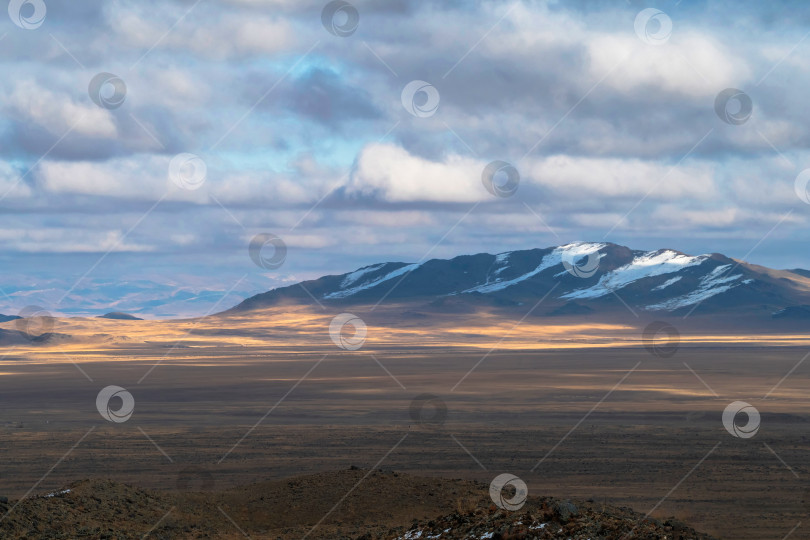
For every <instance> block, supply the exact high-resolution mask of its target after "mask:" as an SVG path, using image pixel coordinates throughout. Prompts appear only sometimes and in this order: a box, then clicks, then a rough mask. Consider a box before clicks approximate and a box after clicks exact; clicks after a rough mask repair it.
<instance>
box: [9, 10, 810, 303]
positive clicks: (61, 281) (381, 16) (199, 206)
mask: <svg viewBox="0 0 810 540" xmlns="http://www.w3.org/2000/svg"><path fill="white" fill-rule="evenodd" d="M3 3H4V4H5V2H3ZM797 5H798V6H799V7H797ZM808 32H810V6H805V4H804V3H801V2H798V3H796V2H767V3H765V2H763V3H758V2H757V3H754V2H751V3H740V2H734V1H696V2H690V1H688V0H680V1H675V0H673V1H668V2H666V1H665V2H639V1H635V0H631V1H627V0H611V1H578V2H577V1H565V2H551V1H548V2H546V1H532V0H523V1H518V2H513V1H505V2H500V1H492V2H489V1H481V2H475V1H454V0H435V1H431V0H419V1H416V0H414V1H406V0H353V1H352V2H351V3H347V2H337V3H335V2H332V3H327V2H324V1H322V0H317V1H312V0H199V1H194V0H160V1H157V0H155V1H153V0H133V1H116V0H103V1H102V0H81V1H76V0H37V1H34V0H29V1H28V2H22V1H21V0H12V2H11V3H10V5H9V14H8V17H3V19H2V21H0V62H2V70H3V77H2V78H0V88H2V91H0V111H1V113H0V114H1V115H2V116H0V122H1V123H0V212H2V222H0V264H2V268H3V274H2V275H3V280H2V282H0V287H2V289H3V293H2V294H0V313H14V312H16V311H18V310H19V309H20V308H22V307H23V306H25V305H27V304H31V303H37V304H39V305H42V306H43V307H45V308H46V309H48V310H50V311H52V312H54V313H98V312H104V311H112V310H117V309H126V310H134V311H139V312H142V313H146V314H152V315H161V316H168V315H183V314H195V313H196V314H202V313H205V312H207V311H209V310H210V309H213V308H214V306H215V304H216V302H218V301H219V302H220V305H219V307H220V308H226V307H230V306H231V305H233V304H234V303H236V302H238V301H239V300H240V299H241V298H243V297H245V296H248V295H250V294H255V293H258V292H261V291H264V290H267V289H270V288H273V287H275V286H279V285H283V284H285V283H291V282H295V281H299V280H302V279H308V278H314V277H317V276H320V275H323V274H329V273H343V272H347V271H350V270H353V269H355V268H357V267H360V266H363V265H366V264H372V263H376V262H382V261H389V260H393V261H409V262H414V261H419V260H422V259H424V258H431V257H451V256H454V255H459V254H469V253H478V252H491V253H495V252H502V251H506V250H513V249H525V248H532V247H547V246H552V245H558V244H561V243H567V242H570V241H573V240H589V241H610V242H616V243H620V244H624V245H627V246H630V247H632V248H636V249H657V248H661V247H669V248H674V249H678V250H681V251H684V252H687V253H690V254H699V253H706V252H722V253H725V254H726V255H729V256H732V257H747V259H748V260H750V261H752V262H755V263H759V264H765V265H769V266H775V267H782V268H785V267H796V266H803V267H810V249H807V246H808V240H810V231H808V222H809V220H808V217H809V216H810V205H808V204H806V203H805V202H804V201H803V200H802V198H801V197H802V196H804V198H807V195H806V191H805V190H804V187H803V186H804V185H805V184H806V182H802V180H801V177H800V181H799V182H798V184H799V187H800V189H799V190H798V192H797V189H796V184H797V182H796V179H797V176H799V175H800V173H801V172H802V171H803V170H804V169H806V168H808V167H810V152H808V151H807V148H808V143H810V107H808V106H807V99H808V98H807V96H808V88H809V87H810V85H808V83H810V62H808V61H807V58H808V54H809V53H810V39H807V38H808ZM99 74H101V75H99ZM104 74H107V75H104ZM727 89H734V90H731V91H727ZM749 103H750V107H749V106H748V104H749ZM178 154H180V156H179V157H177V156H178ZM195 156H196V157H195ZM493 161H498V162H501V163H500V165H498V166H497V167H496V166H493V167H494V168H498V167H500V168H502V169H503V170H502V174H505V173H511V174H512V175H513V176H512V179H513V183H512V184H507V185H505V186H503V185H500V184H499V182H501V181H502V178H501V174H499V175H497V176H496V179H495V182H494V187H492V189H491V190H488V189H487V187H486V186H485V182H484V181H482V174H484V171H485V168H486V167H487V165H488V164H489V163H491V162H493ZM507 164H508V165H509V166H511V167H514V169H511V168H509V166H507ZM504 167H506V168H504ZM517 175H519V182H518V183H517V184H515V183H514V180H516V178H517ZM515 187H516V188H517V189H516V190H515V189H514V188H515ZM258 234H271V235H275V236H277V237H278V238H280V239H281V241H282V242H283V243H284V244H285V245H286V247H287V252H286V258H283V259H282V258H281V257H280V256H279V257H276V258H275V259H272V255H273V252H272V249H270V252H269V253H268V252H267V250H265V251H264V253H265V256H266V258H268V259H272V260H273V261H274V262H273V263H272V264H269V265H267V264H266V265H265V266H273V267H272V268H261V267H259V266H258V265H256V264H255V263H254V261H253V260H252V259H251V257H250V255H249V252H248V246H249V244H250V242H251V239H253V238H254V237H255V236H256V235H258ZM262 238H267V237H262ZM276 263H278V264H276ZM276 266H277V268H276ZM145 291H151V292H149V293H148V294H147V293H146V292H145ZM226 292H228V293H229V294H228V295H227V296H223V295H224V294H225V293H226ZM167 294H172V295H175V297H176V298H175V299H176V302H174V303H172V305H171V307H166V305H165V304H167V302H163V301H161V300H160V298H161V297H165V296H166V295H167ZM124 297H126V298H125V301H124ZM189 298H190V300H189Z"/></svg>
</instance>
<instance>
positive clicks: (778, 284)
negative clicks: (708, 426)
mask: <svg viewBox="0 0 810 540" xmlns="http://www.w3.org/2000/svg"><path fill="white" fill-rule="evenodd" d="M310 295H312V297H314V298H316V299H317V300H318V301H319V302H321V303H322V304H324V305H329V304H332V305H335V306H350V305H354V304H372V305H373V304H376V303H377V302H389V303H411V304H416V305H418V306H420V308H421V307H422V306H428V307H430V308H432V309H433V310H434V311H437V310H441V309H443V308H447V309H452V310H456V312H463V311H464V308H463V307H461V306H462V305H470V306H474V305H488V306H493V307H498V308H509V307H512V308H515V309H516V310H522V311H524V312H525V311H526V310H527V309H528V308H530V307H531V306H533V305H534V304H536V303H537V302H538V301H539V300H540V299H543V298H544V297H545V299H544V300H543V302H542V306H541V308H540V309H538V311H537V312H536V313H535V315H547V316H565V315H569V316H572V315H576V316H583V317H600V316H602V315H604V314H615V313H622V316H627V315H630V313H631V312H632V313H633V314H635V315H640V314H653V315H654V314H656V313H657V314H671V315H673V316H685V315H687V314H690V315H691V314H692V313H693V312H694V315H701V314H702V315H713V314H726V315H728V316H730V317H732V318H734V317H738V316H743V315H744V316H748V317H754V318H759V319H767V320H775V319H774V318H775V317H776V318H779V319H780V320H790V319H792V318H794V317H795V318H804V317H805V314H804V311H803V310H801V309H799V310H796V309H787V308H793V307H795V306H803V305H810V271H806V270H792V271H790V270H774V269H770V268H765V267H762V266H756V265H752V264H748V263H745V262H741V261H737V260H735V259H732V258H730V257H727V256H725V255H722V254H720V253H712V254H705V255H696V256H693V255H687V254H685V253H682V252H679V251H675V250H672V249H659V250H655V251H639V250H632V249H630V248H628V247H625V246H620V245H617V244H612V243H587V242H575V243H571V244H566V245H562V246H556V247H549V248H543V249H528V250H521V251H508V252H504V253H499V254H495V255H493V254H488V253H479V254H475V255H463V256H459V257H455V258H453V259H449V260H445V259H431V260H428V261H424V262H421V263H404V262H383V263H379V264H374V265H371V266H366V267H363V268H359V269H357V270H355V271H353V272H349V273H346V274H341V275H330V276H324V277H321V278H319V279H315V280H310V281H305V282H302V283H300V284H296V285H291V286H287V287H281V288H278V289H273V290H271V291H269V292H266V293H262V294H258V295H256V296H252V297H250V298H248V299H246V300H245V301H243V302H242V303H241V304H239V305H238V306H236V307H235V308H234V311H243V310H251V309H257V308H262V307H268V306H276V305H285V304H305V303H312V299H311V297H310Z"/></svg>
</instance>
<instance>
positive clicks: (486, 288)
mask: <svg viewBox="0 0 810 540" xmlns="http://www.w3.org/2000/svg"><path fill="white" fill-rule="evenodd" d="M605 245H606V244H594V243H588V242H574V243H572V244H566V245H564V246H560V247H558V248H555V249H554V250H553V251H552V252H551V253H549V254H548V255H546V256H545V257H543V259H542V260H541V261H540V264H539V265H538V266H537V267H536V268H535V269H534V270H532V271H530V272H527V273H525V274H522V275H520V276H518V277H516V278H512V279H508V280H502V279H501V278H497V279H496V280H495V281H494V282H491V283H485V284H483V285H477V286H475V287H472V288H470V289H467V290H465V291H462V292H465V293H471V292H478V293H490V292H495V291H501V290H503V289H506V288H507V287H511V286H512V285H515V284H517V283H520V282H521V281H526V280H527V279H529V278H531V277H532V276H536V275H537V274H539V273H540V272H542V271H543V270H547V269H549V268H552V267H554V266H557V265H558V264H562V260H563V256H566V257H567V258H568V259H569V260H572V259H573V260H576V259H578V258H580V257H585V256H587V255H590V254H591V253H596V252H598V251H599V250H600V249H602V248H603V247H605ZM496 260H497V259H496ZM504 260H505V259H504ZM498 273H500V271H499V272H496V275H497V274H498Z"/></svg>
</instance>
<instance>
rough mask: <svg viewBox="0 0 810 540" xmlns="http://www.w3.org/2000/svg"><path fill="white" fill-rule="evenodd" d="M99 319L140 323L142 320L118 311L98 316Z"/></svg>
mask: <svg viewBox="0 0 810 540" xmlns="http://www.w3.org/2000/svg"><path fill="white" fill-rule="evenodd" d="M98 318H99V319H116V320H121V321H142V320H143V319H142V318H140V317H136V316H135V315H130V314H129V313H122V312H120V311H112V312H110V313H105V314H104V315H99V316H98Z"/></svg>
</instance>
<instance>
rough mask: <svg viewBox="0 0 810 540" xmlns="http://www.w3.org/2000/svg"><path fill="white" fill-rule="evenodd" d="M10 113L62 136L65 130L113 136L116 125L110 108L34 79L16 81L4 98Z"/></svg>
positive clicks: (107, 136)
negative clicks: (72, 97)
mask: <svg viewBox="0 0 810 540" xmlns="http://www.w3.org/2000/svg"><path fill="white" fill-rule="evenodd" d="M6 106H7V107H9V108H10V109H11V114H12V115H13V116H15V117H17V118H20V119H21V120H22V121H24V122H29V123H33V124H36V125H38V126H40V127H42V128H44V129H46V130H47V131H48V132H50V133H51V134H53V135H55V136H57V137H62V136H63V135H65V134H66V133H67V132H68V130H71V129H72V132H73V133H76V134H78V135H84V136H86V137H94V138H115V137H116V135H117V129H116V126H115V122H114V121H113V118H112V116H111V115H110V113H109V111H107V110H106V109H101V108H99V107H97V106H95V105H93V104H92V103H89V99H88V103H87V104H84V103H76V102H74V101H73V100H72V99H71V98H70V96H67V95H65V94H58V93H55V92H51V91H50V90H47V89H45V88H43V87H42V86H40V85H39V84H37V83H36V82H34V81H30V80H29V81H21V82H18V83H17V84H16V85H15V87H14V90H13V91H12V93H11V95H10V96H9V97H8V99H7V100H6Z"/></svg>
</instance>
